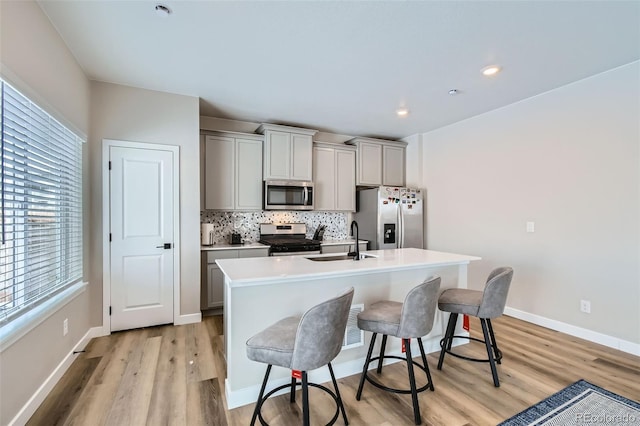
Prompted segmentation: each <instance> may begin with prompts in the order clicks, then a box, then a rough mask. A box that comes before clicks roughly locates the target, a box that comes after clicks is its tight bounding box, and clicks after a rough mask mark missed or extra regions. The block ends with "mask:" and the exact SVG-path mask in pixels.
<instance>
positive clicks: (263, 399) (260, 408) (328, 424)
mask: <svg viewBox="0 0 640 426" xmlns="http://www.w3.org/2000/svg"><path fill="white" fill-rule="evenodd" d="M307 385H308V386H310V387H314V388H318V389H320V390H322V391H324V392H326V393H328V394H329V395H330V396H331V398H333V400H334V401H335V403H336V412H335V414H334V415H333V418H332V419H331V420H330V421H329V423H327V424H326V426H331V425H333V424H334V423H335V422H336V421H337V420H338V416H339V415H340V404H339V403H338V396H337V395H336V394H335V392H334V391H332V390H331V389H329V388H327V387H326V386H322V385H319V384H317V383H311V382H308V383H307ZM291 386H292V383H287V384H286V385H282V386H278V387H277V388H275V389H272V390H271V391H269V392H268V393H267V394H265V396H263V397H262V399H261V400H260V401H258V404H260V407H259V409H258V420H259V421H260V424H261V425H262V426H269V423H267V422H266V421H265V420H264V418H263V417H262V404H264V403H265V401H266V400H267V399H268V398H269V397H270V396H271V395H273V394H274V393H276V392H278V391H281V390H282V389H287V388H289V389H290V388H291ZM295 386H296V387H298V386H302V382H296V383H295Z"/></svg>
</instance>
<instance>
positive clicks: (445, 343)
mask: <svg viewBox="0 0 640 426" xmlns="http://www.w3.org/2000/svg"><path fill="white" fill-rule="evenodd" d="M457 322H458V314H453V313H452V314H449V322H448V323H447V331H445V333H444V338H443V339H442V349H440V359H438V370H442V363H443V362H444V354H446V353H447V351H448V350H451V342H452V341H453V334H454V333H455V330H456V323H457Z"/></svg>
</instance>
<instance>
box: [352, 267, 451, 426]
mask: <svg viewBox="0 0 640 426" xmlns="http://www.w3.org/2000/svg"><path fill="white" fill-rule="evenodd" d="M439 290H440V277H432V278H429V279H428V280H426V281H425V282H423V283H422V284H420V285H419V286H417V287H414V288H413V289H411V291H409V293H408V294H407V296H406V297H405V299H404V303H400V302H393V301H390V300H385V301H381V302H376V303H374V304H372V305H371V306H370V307H368V308H366V309H365V310H364V311H362V312H360V313H359V314H358V327H360V328H361V329H362V330H365V331H371V332H373V336H371V343H370V344H369V352H368V353H367V359H366V360H365V362H364V367H363V369H362V376H360V385H359V386H358V393H357V394H356V399H357V400H358V401H360V397H361V396H362V388H363V387H364V381H365V379H366V380H367V381H368V382H369V383H371V384H372V385H374V386H375V387H377V388H380V389H382V390H385V391H387V392H393V393H401V394H411V400H412V403H413V417H414V420H415V423H416V424H417V425H419V424H420V423H421V418H420V405H419V404H418V393H419V392H422V391H424V390H426V389H427V388H429V389H430V390H431V391H433V390H434V387H433V381H432V380H431V372H430V371H429V364H428V363H427V357H426V355H425V353H424V347H423V346H422V336H426V335H427V334H429V332H430V331H431V328H432V327H433V319H434V316H435V312H436V304H437V301H438V291H439ZM378 333H380V334H382V345H381V346H380V356H377V357H375V358H371V353H372V352H373V345H374V344H375V342H376V336H377V335H378ZM387 336H394V337H398V338H400V339H402V342H403V344H404V347H405V351H406V358H403V357H399V356H393V355H385V354H384V351H385V347H386V345H387ZM411 338H417V339H418V345H419V347H420V355H421V356H422V365H420V364H418V363H417V362H415V361H413V359H412V357H411V341H410V339H411ZM385 358H395V359H401V360H403V361H406V362H407V370H408V373H409V386H410V389H394V388H390V387H387V386H383V385H382V384H380V383H378V382H377V381H375V380H373V379H372V378H371V376H370V375H369V373H368V370H369V364H370V363H371V362H373V361H375V360H378V368H377V372H378V374H380V373H382V361H383V360H384V359H385ZM414 365H415V366H416V367H418V368H420V369H421V370H422V371H424V372H425V374H426V375H427V384H426V385H424V386H422V387H420V388H416V380H415V376H414V372H413V366H414Z"/></svg>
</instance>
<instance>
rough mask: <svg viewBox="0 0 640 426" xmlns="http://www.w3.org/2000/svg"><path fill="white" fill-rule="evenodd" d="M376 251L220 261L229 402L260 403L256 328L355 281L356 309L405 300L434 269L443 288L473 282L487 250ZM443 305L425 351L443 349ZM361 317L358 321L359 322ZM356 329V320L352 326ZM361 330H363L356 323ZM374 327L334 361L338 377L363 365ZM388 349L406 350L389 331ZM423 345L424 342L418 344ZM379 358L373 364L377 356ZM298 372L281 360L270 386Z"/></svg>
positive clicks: (319, 373)
mask: <svg viewBox="0 0 640 426" xmlns="http://www.w3.org/2000/svg"><path fill="white" fill-rule="evenodd" d="M365 254H366V255H369V256H372V257H368V258H366V259H363V260H360V261H353V260H333V261H318V260H313V259H311V258H322V257H326V256H335V254H330V255H314V256H291V257H267V258H253V259H221V260H217V261H216V263H217V264H218V266H219V267H220V270H221V271H222V272H223V273H224V276H225V279H224V280H225V287H224V300H225V303H224V306H225V309H224V336H225V353H226V361H227V379H226V385H225V391H226V396H227V404H228V408H229V409H232V408H235V407H238V406H241V405H245V404H251V403H254V402H255V400H256V399H257V396H258V392H259V390H260V384H261V381H262V378H263V375H264V370H265V368H266V366H265V365H263V364H260V363H256V362H253V361H250V360H249V359H248V358H247V357H246V351H245V343H246V341H247V339H249V338H250V337H251V336H253V335H254V334H256V333H258V332H259V331H261V330H263V329H264V328H266V327H268V326H269V325H271V324H273V323H275V322H276V321H278V320H280V319H282V318H284V317H287V316H291V315H301V314H303V313H304V312H305V311H306V310H307V309H309V308H310V307H312V306H314V305H316V304H318V303H320V302H322V301H324V300H326V299H329V298H331V297H333V296H335V295H337V294H338V293H339V292H340V291H341V290H342V289H344V288H347V287H354V288H355V294H354V297H353V305H354V308H355V309H354V312H355V311H356V310H357V307H358V305H359V306H360V307H362V306H369V305H370V304H371V303H374V302H376V301H378V300H396V301H399V302H402V301H403V300H404V297H405V295H406V294H407V292H408V291H409V290H410V289H412V288H413V287H415V286H417V285H418V284H420V283H421V282H423V281H424V280H425V279H426V278H428V277H430V276H432V275H439V276H440V277H441V278H442V284H441V289H444V288H451V287H458V288H466V287H467V265H468V264H469V262H470V261H473V260H479V259H480V258H479V257H475V256H466V255H460V254H452V253H443V252H438V251H432V250H420V249H395V250H377V251H375V250H374V251H367V252H365ZM442 317H443V315H442V313H441V312H439V311H438V313H437V314H436V321H435V323H434V327H433V330H432V332H431V333H430V334H428V335H427V336H425V337H424V338H423V342H424V345H425V351H427V352H428V353H429V352H434V351H437V350H439V348H440V346H439V341H440V339H441V338H442V335H443V334H444V326H445V322H444V321H443V318H442ZM353 320H355V315H354V318H352V319H351V321H350V322H351V327H352V330H353V327H354V325H353ZM348 330H349V327H348ZM355 331H356V332H355V334H356V337H357V336H360V335H361V334H359V333H358V332H357V330H355ZM370 338H371V336H370V333H366V334H364V339H358V340H359V342H358V343H356V344H350V345H349V346H346V347H345V348H344V349H343V350H342V352H341V353H340V354H339V355H338V356H337V357H336V359H335V360H334V361H333V362H332V365H333V368H334V371H335V374H336V376H337V377H345V376H350V375H352V374H358V373H360V372H361V371H362V365H363V362H364V359H365V356H366V350H367V347H368V341H369V339H370ZM387 348H388V349H387V351H386V352H387V353H389V354H393V353H396V354H398V353H400V343H399V340H398V339H393V338H392V339H389V342H388V343H387ZM414 353H418V352H417V349H416V352H414ZM372 365H373V364H372ZM289 380H290V372H289V371H286V370H285V369H283V368H274V369H273V371H272V374H271V379H270V381H269V382H270V383H269V388H272V387H274V386H277V385H280V384H284V383H287V382H288V381H289ZM309 380H310V381H312V382H316V383H323V382H326V381H328V380H330V378H329V374H328V371H327V369H326V368H320V369H318V370H314V371H312V372H310V373H309Z"/></svg>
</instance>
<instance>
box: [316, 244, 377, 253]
mask: <svg viewBox="0 0 640 426" xmlns="http://www.w3.org/2000/svg"><path fill="white" fill-rule="evenodd" d="M358 246H360V252H363V251H366V250H367V242H366V241H360V243H359V244H358ZM350 251H354V248H353V243H351V244H323V245H322V247H321V249H320V252H321V253H322V254H327V253H348V252H350Z"/></svg>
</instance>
